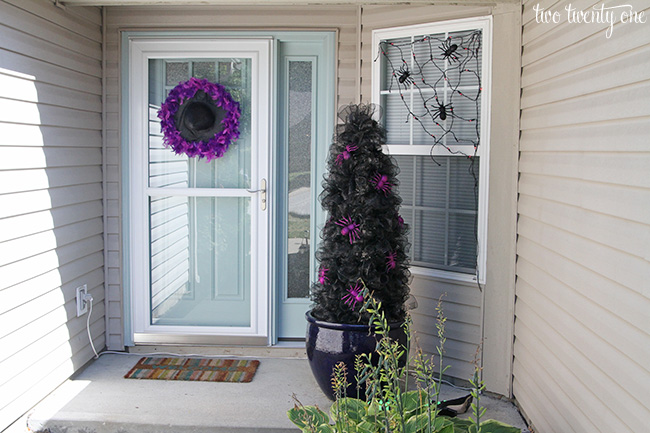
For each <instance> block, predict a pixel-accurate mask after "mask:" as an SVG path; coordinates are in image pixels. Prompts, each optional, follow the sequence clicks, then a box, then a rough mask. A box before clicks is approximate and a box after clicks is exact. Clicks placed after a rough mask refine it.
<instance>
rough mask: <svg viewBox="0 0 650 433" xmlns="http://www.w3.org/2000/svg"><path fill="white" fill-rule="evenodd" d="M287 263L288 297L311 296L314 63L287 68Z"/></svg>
mask: <svg viewBox="0 0 650 433" xmlns="http://www.w3.org/2000/svg"><path fill="white" fill-rule="evenodd" d="M288 66H289V67H288V71H287V72H288V93H289V94H288V99H287V108H288V134H287V138H288V142H289V146H288V154H289V155H288V156H289V164H288V168H289V178H288V185H289V188H288V191H289V196H288V209H289V215H288V236H289V238H288V253H289V257H288V263H287V271H288V277H287V298H305V297H307V296H309V257H310V255H311V254H310V249H311V248H310V245H309V239H310V236H311V232H310V224H311V220H310V213H311V195H312V194H311V174H310V173H311V147H312V62H311V61H289V65H288Z"/></svg>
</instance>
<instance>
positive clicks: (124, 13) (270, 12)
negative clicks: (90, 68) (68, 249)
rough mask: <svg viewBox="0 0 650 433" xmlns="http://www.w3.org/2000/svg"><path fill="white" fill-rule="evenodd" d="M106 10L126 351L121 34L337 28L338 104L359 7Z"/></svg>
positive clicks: (352, 92)
mask: <svg viewBox="0 0 650 433" xmlns="http://www.w3.org/2000/svg"><path fill="white" fill-rule="evenodd" d="M105 11H106V20H107V21H106V30H107V32H106V38H107V46H106V53H107V54H106V55H107V64H106V69H105V75H106V101H107V113H106V117H107V125H106V128H107V133H106V137H107V140H106V141H107V162H106V163H107V180H108V185H107V191H108V206H107V210H106V213H107V218H108V230H107V232H108V233H107V239H108V241H107V242H108V245H107V258H106V261H107V267H108V277H107V278H108V281H107V290H108V291H107V299H108V315H109V318H108V343H107V344H108V347H109V348H110V349H122V348H123V347H124V332H123V331H124V306H125V302H127V300H125V299H123V288H122V281H123V275H122V267H121V263H122V256H123V254H124V252H123V251H122V243H123V239H122V235H121V230H122V221H121V209H122V203H121V199H120V195H121V194H120V191H121V190H122V188H123V185H122V184H121V171H122V170H124V169H126V167H120V161H121V156H120V145H121V142H120V140H121V137H120V116H121V115H120V100H121V96H120V78H119V77H120V60H119V56H120V37H121V36H120V32H121V31H122V30H215V31H218V30H242V31H245V30H270V31H271V30H273V31H276V30H334V31H337V32H338V45H337V54H338V59H337V61H338V65H337V66H338V67H337V86H336V91H337V104H336V105H337V106H338V104H339V103H341V104H346V103H350V102H353V101H356V99H357V96H356V95H358V81H359V80H358V74H357V68H356V59H357V58H358V54H357V30H356V29H357V24H358V19H357V11H358V8H357V7H356V6H344V5H338V6H329V7H321V6H310V7H304V6H303V7H300V6H291V7H287V6H274V7H268V6H256V7H235V6H224V7H219V6H214V7H205V6H197V7H180V8H179V7H155V6H147V7H108V8H106V9H105Z"/></svg>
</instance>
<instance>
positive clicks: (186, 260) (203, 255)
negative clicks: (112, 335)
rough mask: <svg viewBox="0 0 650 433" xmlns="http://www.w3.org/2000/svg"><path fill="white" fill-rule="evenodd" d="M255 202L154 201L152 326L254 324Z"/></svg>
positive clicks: (212, 199)
mask: <svg viewBox="0 0 650 433" xmlns="http://www.w3.org/2000/svg"><path fill="white" fill-rule="evenodd" d="M250 201H251V199H250V198H248V197H218V198H216V197H174V196H169V197H151V198H150V202H149V208H150V239H151V276H150V281H151V293H150V295H151V324H152V325H174V326H244V327H245V326H250V317H251V314H250V298H251V281H250V275H251V239H250V233H251V209H250Z"/></svg>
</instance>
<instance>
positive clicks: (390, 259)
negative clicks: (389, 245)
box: [386, 251, 397, 272]
mask: <svg viewBox="0 0 650 433" xmlns="http://www.w3.org/2000/svg"><path fill="white" fill-rule="evenodd" d="M395 260H397V253H396V252H394V251H392V252H390V253H388V254H386V272H388V271H392V270H393V269H395V267H396V266H397V263H396V262H395Z"/></svg>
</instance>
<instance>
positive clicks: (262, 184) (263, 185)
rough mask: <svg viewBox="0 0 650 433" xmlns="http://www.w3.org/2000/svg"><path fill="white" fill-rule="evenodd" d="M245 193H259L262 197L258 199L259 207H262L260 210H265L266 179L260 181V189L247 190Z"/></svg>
mask: <svg viewBox="0 0 650 433" xmlns="http://www.w3.org/2000/svg"><path fill="white" fill-rule="evenodd" d="M246 191H248V192H250V193H255V192H261V193H262V195H261V197H260V199H261V202H260V205H261V207H262V210H263V211H265V210H266V179H262V180H260V189H247V190H246Z"/></svg>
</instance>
